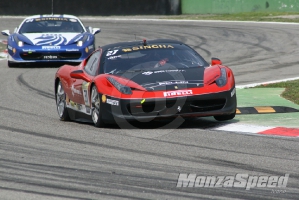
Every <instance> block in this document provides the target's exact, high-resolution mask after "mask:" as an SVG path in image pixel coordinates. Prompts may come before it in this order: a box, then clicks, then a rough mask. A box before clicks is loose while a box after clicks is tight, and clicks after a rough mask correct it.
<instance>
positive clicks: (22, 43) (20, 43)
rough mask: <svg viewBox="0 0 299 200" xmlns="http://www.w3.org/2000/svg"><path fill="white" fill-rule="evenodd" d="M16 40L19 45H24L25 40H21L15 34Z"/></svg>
mask: <svg viewBox="0 0 299 200" xmlns="http://www.w3.org/2000/svg"><path fill="white" fill-rule="evenodd" d="M14 40H15V42H16V43H17V45H18V47H22V46H24V42H23V41H21V40H19V38H18V37H17V36H16V35H15V36H14Z"/></svg>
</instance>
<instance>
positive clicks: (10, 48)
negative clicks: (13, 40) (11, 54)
mask: <svg viewBox="0 0 299 200" xmlns="http://www.w3.org/2000/svg"><path fill="white" fill-rule="evenodd" d="M7 48H8V49H9V50H12V46H10V45H7ZM23 51H24V50H23Z"/></svg>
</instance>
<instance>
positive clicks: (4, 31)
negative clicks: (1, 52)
mask: <svg viewBox="0 0 299 200" xmlns="http://www.w3.org/2000/svg"><path fill="white" fill-rule="evenodd" d="M1 34H2V35H5V36H9V35H10V32H9V30H3V31H1Z"/></svg>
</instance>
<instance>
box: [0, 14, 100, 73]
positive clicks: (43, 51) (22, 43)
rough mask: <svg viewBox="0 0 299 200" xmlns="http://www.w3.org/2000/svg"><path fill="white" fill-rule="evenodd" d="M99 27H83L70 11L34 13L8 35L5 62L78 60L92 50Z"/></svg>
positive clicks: (4, 31) (68, 61)
mask: <svg viewBox="0 0 299 200" xmlns="http://www.w3.org/2000/svg"><path fill="white" fill-rule="evenodd" d="M100 31H101V29H100V28H92V27H84V25H83V23H82V22H81V21H80V19H79V18H77V17H75V16H73V15H34V16H30V17H27V18H25V19H24V20H23V22H22V23H21V24H20V26H19V27H17V28H15V30H14V32H13V33H12V34H11V33H10V32H9V30H3V31H2V32H1V33H2V34H3V35H5V36H8V40H7V50H8V57H7V58H8V66H9V67H16V66H19V65H21V64H29V63H37V62H39V63H74V64H77V63H80V62H81V61H82V60H84V59H85V58H87V57H88V56H89V55H90V54H91V53H92V52H93V51H94V50H95V36H94V35H95V34H97V33H99V32H100Z"/></svg>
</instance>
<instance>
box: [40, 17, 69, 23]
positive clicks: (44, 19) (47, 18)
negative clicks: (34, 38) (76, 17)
mask: <svg viewBox="0 0 299 200" xmlns="http://www.w3.org/2000/svg"><path fill="white" fill-rule="evenodd" d="M48 20H49V21H50V20H51V21H52V20H55V21H69V19H68V18H62V17H42V18H36V19H35V21H37V22H39V21H48Z"/></svg>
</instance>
